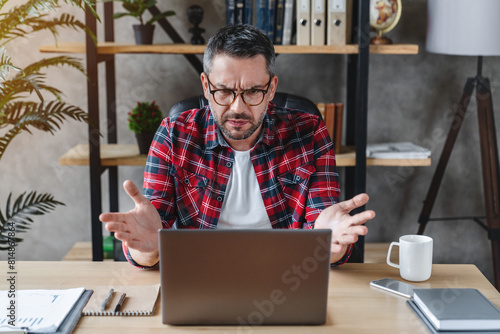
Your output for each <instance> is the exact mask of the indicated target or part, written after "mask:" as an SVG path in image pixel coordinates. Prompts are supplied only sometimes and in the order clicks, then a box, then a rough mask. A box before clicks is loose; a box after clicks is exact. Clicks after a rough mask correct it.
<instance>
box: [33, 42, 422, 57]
mask: <svg viewBox="0 0 500 334" xmlns="http://www.w3.org/2000/svg"><path fill="white" fill-rule="evenodd" d="M39 50H40V52H56V53H85V44H84V43H83V42H82V43H72V42H60V43H58V44H57V45H45V46H41V47H40V48H39ZM275 50H276V52H277V53H282V54H356V53H358V46H357V45H355V44H349V45H334V46H332V45H320V46H299V45H276V46H275ZM204 51H205V45H191V44H153V45H135V44H123V43H112V42H108V43H99V44H98V45H97V53H98V54H99V55H112V54H118V53H159V54H203V52H204ZM370 53H373V54H418V45H415V44H392V45H370Z"/></svg>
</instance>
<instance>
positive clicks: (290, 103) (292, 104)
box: [168, 92, 321, 118]
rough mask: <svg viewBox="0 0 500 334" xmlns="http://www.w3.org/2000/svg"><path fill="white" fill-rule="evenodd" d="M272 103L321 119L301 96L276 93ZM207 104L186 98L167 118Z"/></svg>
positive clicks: (309, 101) (204, 101) (174, 107)
mask: <svg viewBox="0 0 500 334" xmlns="http://www.w3.org/2000/svg"><path fill="white" fill-rule="evenodd" d="M273 102H274V104H276V105H277V106H278V107H285V108H290V109H293V110H300V111H304V112H308V113H311V114H315V115H319V116H320V117H321V114H320V112H319V110H318V107H316V105H315V104H314V102H312V101H311V100H309V99H308V98H305V97H302V96H298V95H293V94H288V93H280V92H276V93H275V94H274V99H273ZM207 104H208V101H207V99H206V98H205V97H204V96H203V95H198V96H192V97H188V98H186V99H184V100H182V101H180V102H178V103H176V104H175V105H174V106H173V107H172V108H171V109H170V112H169V113H168V116H169V117H171V118H172V117H174V118H175V117H176V116H177V115H179V114H180V113H182V112H183V111H186V110H189V109H194V108H203V107H204V106H206V105H207Z"/></svg>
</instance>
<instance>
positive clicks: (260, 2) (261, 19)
mask: <svg viewBox="0 0 500 334" xmlns="http://www.w3.org/2000/svg"><path fill="white" fill-rule="evenodd" d="M255 1H257V7H256V10H257V12H256V13H255V20H256V22H255V25H256V26H257V28H259V29H260V30H262V31H263V32H264V33H266V34H267V21H268V19H269V15H268V13H267V6H268V2H267V1H268V0H255Z"/></svg>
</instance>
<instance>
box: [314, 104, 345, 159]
mask: <svg viewBox="0 0 500 334" xmlns="http://www.w3.org/2000/svg"><path fill="white" fill-rule="evenodd" d="M316 106H317V107H318V109H319V112H320V113H321V117H323V121H324V122H325V125H326V129H327V130H328V134H329V135H330V138H331V139H332V142H333V143H334V145H335V152H336V153H340V152H341V148H342V128H343V122H344V104H343V103H333V102H328V103H324V102H317V103H316Z"/></svg>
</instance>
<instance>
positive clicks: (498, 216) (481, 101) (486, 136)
mask: <svg viewBox="0 0 500 334" xmlns="http://www.w3.org/2000/svg"><path fill="white" fill-rule="evenodd" d="M482 65H483V57H482V56H479V57H478V62H477V75H476V77H475V78H468V79H467V82H466V83H465V87H464V90H463V93H462V97H461V98H460V103H459V104H458V106H457V109H456V112H455V115H454V117H453V122H452V123H451V127H450V130H449V132H448V137H447V138H446V142H445V144H444V148H443V152H442V153H441V157H440V158H439V162H438V165H437V167H436V171H435V172H434V176H433V178H432V182H431V185H430V187H429V191H428V192H427V196H426V198H425V201H424V206H423V208H422V211H421V213H420V216H419V218H418V222H419V224H420V227H419V229H418V234H423V233H424V229H425V227H426V225H427V223H428V222H429V221H432V220H436V221H438V220H441V221H442V220H456V219H472V220H473V221H475V222H476V223H478V224H479V225H480V226H481V227H483V228H484V229H485V230H486V231H487V232H488V238H489V239H490V240H491V247H492V255H493V272H494V275H495V287H496V288H497V290H499V291H500V185H499V180H500V173H499V168H498V167H499V163H498V149H497V137H496V131H495V120H494V115H493V103H492V98H491V90H490V82H489V80H488V79H487V78H485V77H483V76H482ZM474 88H475V89H476V102H477V116H478V122H479V136H480V146H481V165H482V173H483V191H484V200H485V207H486V224H484V223H483V222H482V221H481V219H480V217H455V218H432V219H431V218H430V214H431V211H432V208H433V206H434V202H435V200H436V196H437V193H438V190H439V186H440V184H441V181H442V179H443V175H444V172H445V169H446V165H447V164H448V160H449V158H450V155H451V151H452V150H453V146H454V145H455V141H456V139H457V136H458V132H459V131H460V128H461V126H462V123H463V120H464V117H465V112H466V111H467V107H468V105H469V101H470V99H471V96H472V93H473V92H474ZM483 218H484V217H483Z"/></svg>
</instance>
